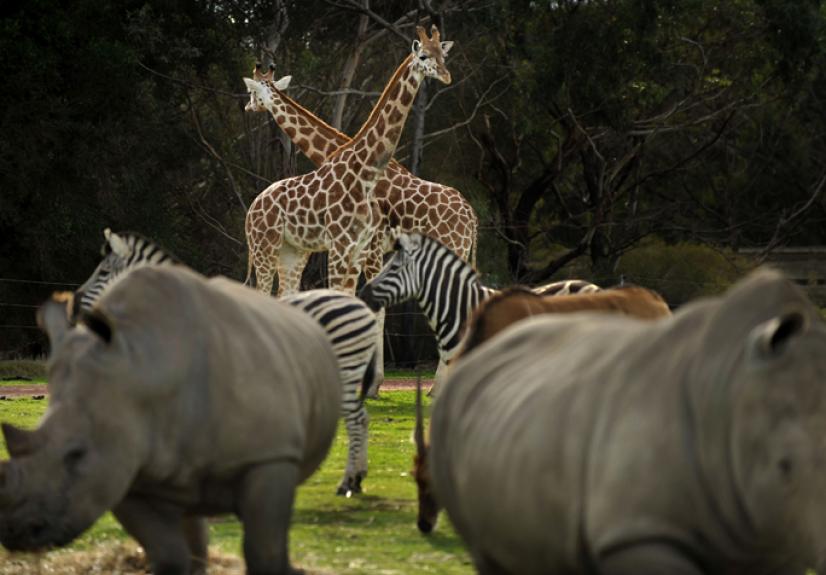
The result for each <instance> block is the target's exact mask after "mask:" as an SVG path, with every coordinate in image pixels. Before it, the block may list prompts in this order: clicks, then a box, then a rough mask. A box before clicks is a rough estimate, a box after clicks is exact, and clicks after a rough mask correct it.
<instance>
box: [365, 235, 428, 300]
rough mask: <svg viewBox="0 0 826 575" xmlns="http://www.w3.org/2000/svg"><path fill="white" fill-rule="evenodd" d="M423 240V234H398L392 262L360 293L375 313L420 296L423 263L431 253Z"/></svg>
mask: <svg viewBox="0 0 826 575" xmlns="http://www.w3.org/2000/svg"><path fill="white" fill-rule="evenodd" d="M424 240H425V238H424V237H423V236H422V235H421V234H416V233H413V234H405V233H398V234H397V237H396V242H395V245H394V246H393V249H394V252H393V255H392V256H391V258H390V260H389V261H388V262H387V263H386V264H385V265H384V267H383V268H382V270H381V272H379V275H377V276H376V277H375V278H373V279H372V280H371V281H369V282H368V283H367V284H365V286H364V287H363V288H361V291H360V292H359V297H360V298H361V299H363V300H364V302H365V303H366V304H367V305H368V306H370V308H371V309H372V310H373V311H378V310H380V309H382V308H385V307H388V306H391V305H394V304H397V303H399V302H403V301H406V300H409V299H411V298H415V297H418V295H419V293H420V292H421V286H422V277H421V272H422V263H423V262H424V259H425V258H426V257H427V253H428V250H426V249H424V248H425V247H426V245H427V242H425V241H424Z"/></svg>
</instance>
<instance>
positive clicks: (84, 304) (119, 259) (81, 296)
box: [75, 228, 178, 311]
mask: <svg viewBox="0 0 826 575" xmlns="http://www.w3.org/2000/svg"><path fill="white" fill-rule="evenodd" d="M104 235H105V236H106V242H105V243H104V244H103V247H102V248H101V250H100V252H101V255H102V256H103V259H102V260H101V261H100V263H99V264H98V266H97V268H95V271H94V272H92V275H91V276H90V277H89V279H87V280H86V281H85V282H84V283H83V285H82V286H80V287H79V288H78V289H77V291H76V292H75V302H77V303H76V305H78V304H79V306H80V310H83V311H89V310H90V309H92V306H94V305H95V303H96V302H97V301H98V300H99V299H100V296H101V295H102V294H103V291H104V290H105V289H106V288H107V287H109V286H111V285H113V284H114V283H115V282H116V281H117V280H118V279H119V278H120V277H121V276H122V275H123V274H124V273H125V272H127V271H129V270H133V269H136V268H139V267H142V266H146V265H165V264H176V263H178V259H177V258H176V257H175V256H173V255H171V254H169V253H167V252H166V251H164V250H162V249H161V248H159V247H158V246H157V245H155V244H154V243H153V242H152V241H151V240H149V239H148V238H145V237H143V236H142V235H140V234H136V233H134V232H122V233H118V234H116V233H112V232H111V231H110V230H109V229H108V228H107V229H106V230H105V231H104ZM75 311H77V310H75Z"/></svg>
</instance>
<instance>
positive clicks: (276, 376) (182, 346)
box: [0, 266, 341, 574]
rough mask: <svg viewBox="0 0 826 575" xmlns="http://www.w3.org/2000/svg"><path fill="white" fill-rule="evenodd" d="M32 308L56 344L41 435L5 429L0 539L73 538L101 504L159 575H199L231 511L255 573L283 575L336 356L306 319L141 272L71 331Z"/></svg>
mask: <svg viewBox="0 0 826 575" xmlns="http://www.w3.org/2000/svg"><path fill="white" fill-rule="evenodd" d="M66 307H67V304H66V302H51V303H49V304H46V305H45V306H44V307H43V308H42V309H41V314H40V319H41V321H42V323H43V324H45V329H46V331H47V332H48V335H49V338H50V340H51V344H52V352H51V355H50V359H49V368H48V369H49V393H50V399H49V407H48V410H47V412H46V414H45V415H44V417H43V420H42V421H41V422H40V426H39V427H38V428H37V429H36V430H34V431H24V430H20V429H17V428H15V427H12V426H11V425H8V424H4V425H3V432H4V435H5V438H6V442H7V447H8V450H9V453H10V454H11V460H10V461H8V462H4V463H3V464H2V467H0V542H2V543H3V545H5V546H6V547H7V548H8V549H10V550H33V549H40V548H45V547H50V546H59V545H64V544H67V543H69V542H70V541H72V540H73V539H74V538H75V537H77V536H78V535H79V534H80V533H82V532H83V531H84V530H85V529H86V528H88V527H89V526H90V525H92V523H93V522H94V521H95V520H96V519H97V518H98V517H100V516H101V515H102V514H103V513H104V512H105V511H106V510H108V509H111V510H112V511H113V512H114V515H115V517H116V518H117V519H118V520H119V521H120V523H121V524H122V525H123V527H124V528H125V529H126V531H127V532H128V533H130V534H131V535H132V536H133V537H135V539H137V540H138V542H139V543H140V544H141V545H142V546H143V547H144V549H145V550H146V554H147V557H148V559H149V561H150V563H151V565H152V568H153V571H154V572H155V573H164V574H178V573H180V574H183V573H189V572H191V571H200V570H201V569H203V567H204V564H205V562H206V539H205V531H206V530H205V523H204V520H203V519H199V518H200V517H201V516H205V515H211V514H221V513H230V512H232V513H235V514H237V515H238V517H239V519H240V520H241V522H242V524H243V529H244V558H245V561H246V564H247V569H248V572H249V573H288V572H291V568H290V566H289V561H288V553H287V532H288V528H289V523H290V516H291V511H292V506H293V499H294V493H295V489H296V486H297V485H298V484H300V483H301V482H302V481H304V480H305V479H306V478H307V477H308V476H310V475H311V474H312V473H313V472H314V471H315V470H316V468H317V467H318V466H319V465H320V463H321V461H322V460H323V459H324V458H325V456H326V454H327V452H328V449H329V447H330V445H331V442H332V440H333V438H334V435H335V431H336V422H337V419H338V412H339V408H340V404H341V383H340V381H339V375H338V367H337V362H336V357H335V355H334V354H333V351H332V348H331V346H330V343H329V341H328V338H327V337H326V335H325V332H324V331H323V330H322V329H321V327H320V326H319V324H318V323H317V322H315V321H314V320H313V319H312V318H311V317H309V316H308V315H307V314H305V313H304V312H302V311H300V310H298V309H295V308H294V307H292V306H290V305H288V304H285V303H281V302H278V301H276V300H275V299H274V298H271V297H266V296H263V295H261V294H258V293H256V292H255V291H254V290H252V289H250V288H246V287H244V286H242V285H241V284H238V283H237V282H233V281H231V280H227V279H225V278H215V279H210V280H207V279H205V278H203V277H202V276H200V275H198V274H196V273H195V272H192V271H190V270H188V269H186V268H183V267H177V266H176V267H146V268H142V269H137V270H135V271H133V272H130V273H129V274H126V275H125V276H124V277H123V279H121V280H119V281H118V283H116V284H114V285H113V286H111V288H110V289H109V290H107V292H106V293H105V294H104V295H103V296H102V298H101V299H100V301H99V302H98V304H97V305H96V306H95V308H93V310H92V311H91V312H90V314H89V315H87V316H85V317H83V318H82V319H81V322H80V324H79V325H78V326H77V327H70V325H69V322H68V317H67V313H66Z"/></svg>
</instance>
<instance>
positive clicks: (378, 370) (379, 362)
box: [366, 308, 384, 399]
mask: <svg viewBox="0 0 826 575" xmlns="http://www.w3.org/2000/svg"><path fill="white" fill-rule="evenodd" d="M376 324H377V325H378V332H379V333H378V343H377V344H376V362H375V368H374V369H375V373H374V375H373V384H372V385H371V386H370V389H368V390H367V394H366V395H367V397H369V398H371V399H376V398H377V397H378V396H379V387H380V386H381V384H382V383H384V308H382V309H381V310H379V312H378V313H376Z"/></svg>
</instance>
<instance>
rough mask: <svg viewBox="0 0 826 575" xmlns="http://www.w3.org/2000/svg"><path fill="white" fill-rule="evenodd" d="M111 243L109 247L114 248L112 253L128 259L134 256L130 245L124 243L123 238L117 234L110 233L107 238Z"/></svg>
mask: <svg viewBox="0 0 826 575" xmlns="http://www.w3.org/2000/svg"><path fill="white" fill-rule="evenodd" d="M106 240H107V241H108V242H109V245H110V246H111V248H112V252H113V253H114V254H115V255H116V256H118V257H121V258H127V257H129V256H130V255H132V250H131V249H130V248H129V244H127V243H126V241H124V239H123V238H122V237H120V236H119V235H118V234H116V233H115V232H110V233H109V237H108V238H106Z"/></svg>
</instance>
